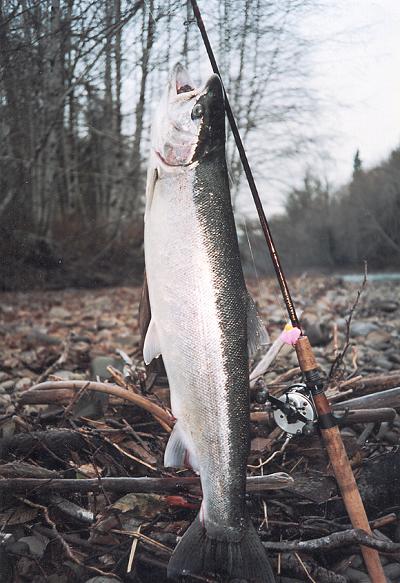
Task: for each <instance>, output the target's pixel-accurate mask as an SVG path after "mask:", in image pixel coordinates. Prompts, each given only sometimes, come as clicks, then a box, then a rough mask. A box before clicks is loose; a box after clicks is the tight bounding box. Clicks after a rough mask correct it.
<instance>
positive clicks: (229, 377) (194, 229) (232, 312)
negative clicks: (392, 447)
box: [145, 172, 249, 527]
mask: <svg viewBox="0 0 400 583" xmlns="http://www.w3.org/2000/svg"><path fill="white" fill-rule="evenodd" d="M195 184H196V179H195V175H194V173H192V172H185V173H182V174H180V175H179V176H177V177H173V178H172V177H171V178H168V177H167V178H163V179H161V180H159V181H157V183H156V186H155V192H154V196H153V200H152V204H151V208H150V209H149V210H148V211H147V214H146V224H145V254H146V273H147V278H148V285H149V296H150V305H151V311H152V318H153V319H154V323H155V326H156V329H157V332H158V337H159V342H160V348H161V353H162V356H163V360H164V363H165V367H166V371H167V374H168V379H169V384H170V389H171V405H172V412H173V414H174V416H175V417H176V419H177V423H178V424H179V429H180V431H182V432H183V433H184V436H185V443H187V444H189V449H190V450H191V453H193V454H194V455H195V457H196V459H197V463H198V468H199V472H200V477H201V482H202V487H203V507H202V516H203V519H204V520H205V522H206V523H210V524H218V525H226V526H233V527H237V526H238V525H240V522H241V520H242V518H243V512H244V493H245V475H246V460H247V455H248V447H249V437H248V416H249V413H248V407H249V405H248V368H247V350H246V305H245V297H246V290H245V287H244V282H243V281H242V277H240V276H238V274H237V273H230V270H229V261H227V257H226V254H227V253H229V252H230V251H229V249H230V248H231V247H232V246H233V247H235V245H236V246H237V241H236V239H235V237H236V235H234V234H233V233H232V232H231V229H229V228H228V229H226V228H225V227H224V224H223V223H222V224H221V225H220V227H219V229H218V232H219V238H218V239H217V240H215V237H213V239H214V243H213V242H212V240H211V239H210V237H209V236H208V234H207V228H206V227H207V224H206V223H207V220H205V219H204V215H203V216H201V212H200V213H199V205H198V201H197V202H196V196H195V194H196V193H195V188H196V187H195ZM210 194H212V193H210ZM209 204H210V205H211V209H212V205H216V208H215V213H213V212H211V213H210V214H209V215H208V216H210V217H211V219H210V220H213V219H212V217H218V213H219V212H220V211H221V209H219V208H218V204H219V203H218V199H217V200H216V201H213V200H212V197H211V200H210V201H209ZM211 209H208V211H209V210H211ZM208 211H207V212H208ZM213 228H214V229H215V225H214V227H213V226H212V225H210V229H211V230H212V229H213ZM230 237H233V240H232V241H230ZM224 248H226V250H227V251H226V252H224ZM238 261H239V258H238ZM227 263H228V268H227ZM239 268H240V266H239ZM240 269H241V268H240ZM231 271H232V270H231ZM233 271H234V270H233Z"/></svg>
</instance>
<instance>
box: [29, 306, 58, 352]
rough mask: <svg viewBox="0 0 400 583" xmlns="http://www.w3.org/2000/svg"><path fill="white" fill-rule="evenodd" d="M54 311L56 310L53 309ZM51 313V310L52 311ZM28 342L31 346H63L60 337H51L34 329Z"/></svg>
mask: <svg viewBox="0 0 400 583" xmlns="http://www.w3.org/2000/svg"><path fill="white" fill-rule="evenodd" d="M53 309H54V308H53ZM50 312H51V310H50ZM25 339H26V341H27V343H28V344H29V345H31V346H37V345H38V344H39V345H46V346H56V345H58V344H61V342H62V340H61V338H59V337H58V336H49V335H48V334H46V333H45V332H42V331H41V330H36V329H33V330H32V331H31V332H29V334H27V335H26V338H25Z"/></svg>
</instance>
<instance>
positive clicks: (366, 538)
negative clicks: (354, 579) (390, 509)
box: [263, 529, 400, 554]
mask: <svg viewBox="0 0 400 583" xmlns="http://www.w3.org/2000/svg"><path fill="white" fill-rule="evenodd" d="M354 543H355V544H362V545H363V547H369V548H370V549H376V550H379V551H381V552H383V553H396V554H397V553H399V552H400V543H393V542H389V541H387V540H382V539H379V538H376V537H374V536H372V535H369V534H367V533H366V532H364V531H363V530H360V529H351V530H344V531H342V532H334V533H332V534H328V535H327V536H322V537H321V538H315V539H310V540H306V541H289V542H284V541H280V542H263V545H264V547H265V548H266V549H268V550H270V551H277V552H289V551H291V552H293V551H304V552H308V553H310V552H311V553H313V552H320V551H327V550H332V549H337V548H338V547H342V546H345V545H349V544H354ZM363 547H362V548H363Z"/></svg>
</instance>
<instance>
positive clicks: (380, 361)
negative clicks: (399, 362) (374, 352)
mask: <svg viewBox="0 0 400 583" xmlns="http://www.w3.org/2000/svg"><path fill="white" fill-rule="evenodd" d="M372 362H373V363H374V364H375V366H379V368H382V369H383V370H391V369H392V368H394V367H393V363H392V362H390V361H389V360H388V359H387V358H385V357H384V356H379V357H378V358H376V359H375V360H373V361H372Z"/></svg>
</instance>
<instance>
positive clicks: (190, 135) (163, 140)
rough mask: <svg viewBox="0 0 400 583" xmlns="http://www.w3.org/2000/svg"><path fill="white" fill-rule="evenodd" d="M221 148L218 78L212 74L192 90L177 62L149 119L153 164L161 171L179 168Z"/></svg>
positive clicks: (222, 124) (222, 120)
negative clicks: (152, 116)
mask: <svg viewBox="0 0 400 583" xmlns="http://www.w3.org/2000/svg"><path fill="white" fill-rule="evenodd" d="M224 147H225V106H224V97H223V90H222V85H221V81H220V79H219V77H218V76H217V75H212V76H211V77H210V78H209V79H208V81H207V82H206V84H205V85H204V86H203V87H202V88H196V87H195V86H194V84H193V82H192V80H191V79H190V77H189V74H188V73H187V71H186V69H185V68H184V67H183V66H182V65H181V64H180V63H177V64H176V65H175V67H174V68H173V70H172V73H171V75H170V78H169V82H168V87H167V90H166V92H165V94H164V96H163V98H162V100H161V103H160V105H159V107H158V109H157V111H156V114H155V117H154V120H153V126H152V138H151V149H152V154H153V156H154V158H153V159H154V160H155V165H156V166H157V167H161V170H164V171H165V170H166V171H173V170H174V169H179V168H180V169H182V167H186V166H190V165H191V164H193V163H195V162H198V161H200V159H201V158H203V157H204V156H207V155H209V154H211V153H212V152H214V151H217V150H221V149H222V150H223V149H224Z"/></svg>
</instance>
